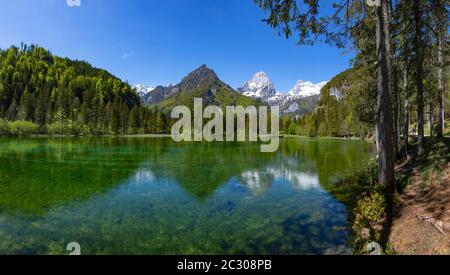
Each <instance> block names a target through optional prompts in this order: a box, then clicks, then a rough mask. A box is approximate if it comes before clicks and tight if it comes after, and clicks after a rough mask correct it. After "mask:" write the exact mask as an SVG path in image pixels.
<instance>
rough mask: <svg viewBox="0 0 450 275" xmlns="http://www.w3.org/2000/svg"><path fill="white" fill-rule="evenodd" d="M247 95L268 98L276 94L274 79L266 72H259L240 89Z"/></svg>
mask: <svg viewBox="0 0 450 275" xmlns="http://www.w3.org/2000/svg"><path fill="white" fill-rule="evenodd" d="M238 90H239V91H240V92H241V93H242V94H244V95H245V96H249V97H252V98H258V99H263V100H268V99H269V98H271V97H273V96H275V95H276V93H277V91H276V90H275V86H274V85H273V82H272V80H270V78H269V77H268V76H267V74H266V73H265V72H262V71H261V72H257V73H256V74H254V75H253V76H252V78H250V79H249V80H248V81H247V82H246V83H245V84H244V86H243V87H242V88H239V89H238Z"/></svg>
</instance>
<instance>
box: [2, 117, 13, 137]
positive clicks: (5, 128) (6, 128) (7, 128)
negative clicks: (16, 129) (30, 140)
mask: <svg viewBox="0 0 450 275" xmlns="http://www.w3.org/2000/svg"><path fill="white" fill-rule="evenodd" d="M9 135H11V123H9V122H8V121H6V120H4V119H1V118H0V136H9Z"/></svg>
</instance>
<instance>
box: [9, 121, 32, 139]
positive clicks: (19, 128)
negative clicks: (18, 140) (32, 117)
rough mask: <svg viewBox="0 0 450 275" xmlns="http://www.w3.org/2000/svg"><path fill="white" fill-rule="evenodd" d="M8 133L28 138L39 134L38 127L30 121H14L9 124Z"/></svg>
mask: <svg viewBox="0 0 450 275" xmlns="http://www.w3.org/2000/svg"><path fill="white" fill-rule="evenodd" d="M10 132H11V134H12V135H16V136H29V135H35V134H38V133H39V125H37V124H35V123H33V122H30V121H15V122H13V123H11V126H10Z"/></svg>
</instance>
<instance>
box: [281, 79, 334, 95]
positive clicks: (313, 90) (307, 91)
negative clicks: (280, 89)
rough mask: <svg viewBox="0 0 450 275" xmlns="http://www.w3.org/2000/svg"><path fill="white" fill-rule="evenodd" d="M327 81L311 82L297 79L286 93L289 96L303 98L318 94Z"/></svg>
mask: <svg viewBox="0 0 450 275" xmlns="http://www.w3.org/2000/svg"><path fill="white" fill-rule="evenodd" d="M326 84H327V82H320V83H317V84H315V83H312V82H310V81H303V80H298V81H297V83H296V84H295V86H294V88H292V90H290V91H289V92H288V93H287V95H288V97H291V98H304V97H309V96H315V95H320V91H321V90H322V88H323V87H324V86H325V85H326Z"/></svg>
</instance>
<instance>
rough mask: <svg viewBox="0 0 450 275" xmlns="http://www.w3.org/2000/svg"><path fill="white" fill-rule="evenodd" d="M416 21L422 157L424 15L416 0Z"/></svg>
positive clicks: (419, 126) (421, 149) (418, 121)
mask: <svg viewBox="0 0 450 275" xmlns="http://www.w3.org/2000/svg"><path fill="white" fill-rule="evenodd" d="M413 9H414V21H415V35H414V48H415V51H416V76H415V82H416V88H417V128H418V135H419V136H418V143H419V144H418V145H419V148H418V153H419V155H422V154H423V152H424V148H423V144H424V139H425V128H424V101H423V94H424V87H423V41H422V27H423V22H422V15H421V13H420V10H421V4H420V0H414V5H413Z"/></svg>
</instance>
